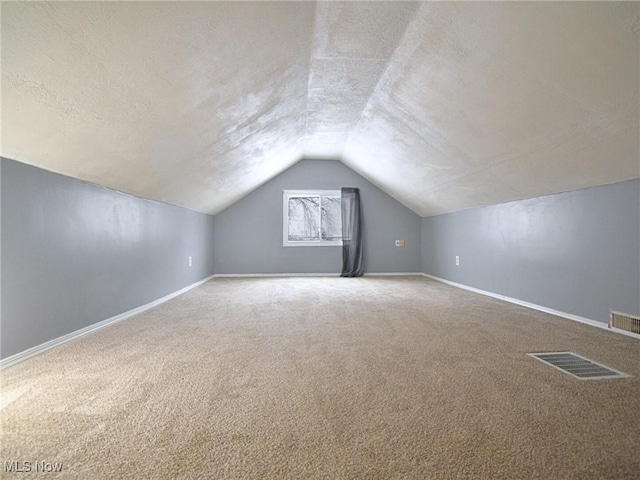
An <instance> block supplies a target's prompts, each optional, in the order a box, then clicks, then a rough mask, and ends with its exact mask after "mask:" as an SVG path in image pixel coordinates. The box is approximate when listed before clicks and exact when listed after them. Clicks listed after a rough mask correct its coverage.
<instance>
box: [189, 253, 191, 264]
mask: <svg viewBox="0 0 640 480" xmlns="http://www.w3.org/2000/svg"><path fill="white" fill-rule="evenodd" d="M189 266H191V255H189Z"/></svg>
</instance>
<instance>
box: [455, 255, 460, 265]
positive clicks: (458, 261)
mask: <svg viewBox="0 0 640 480" xmlns="http://www.w3.org/2000/svg"><path fill="white" fill-rule="evenodd" d="M459 265H460V257H459V256H458V255H456V266H459Z"/></svg>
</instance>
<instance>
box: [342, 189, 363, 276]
mask: <svg viewBox="0 0 640 480" xmlns="http://www.w3.org/2000/svg"><path fill="white" fill-rule="evenodd" d="M340 213H341V214H342V273H341V274H340V276H341V277H361V276H362V274H363V273H364V262H363V248H362V210H361V207H360V190H359V189H357V188H347V187H345V188H342V190H341V212H340Z"/></svg>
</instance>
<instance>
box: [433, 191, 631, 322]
mask: <svg viewBox="0 0 640 480" xmlns="http://www.w3.org/2000/svg"><path fill="white" fill-rule="evenodd" d="M456 255H459V256H460V266H459V267H456V266H455V256H456ZM422 267H423V271H424V273H427V274H431V275H435V276H438V277H441V278H444V279H447V280H451V281H454V282H458V283H462V284H465V285H468V286H472V287H476V288H479V289H482V290H486V291H490V292H493V293H498V294H501V295H506V296H509V297H514V298H517V299H520V300H524V301H527V302H531V303H535V304H538V305H542V306H545V307H549V308H553V309H556V310H560V311H562V312H566V313H571V314H574V315H579V316H582V317H586V318H590V319H592V320H597V321H601V322H607V321H608V316H609V310H610V309H613V310H621V311H623V312H627V313H632V314H640V181H639V180H633V181H628V182H622V183H618V184H614V185H608V186H603V187H595V188H589V189H584V190H576V191H572V192H568V193H563V194H558V195H550V196H545V197H539V198H533V199H529V200H523V201H517V202H511V203H505V204H501V205H494V206H490V207H483V208H476V209H471V210H466V211H462V212H457V213H452V214H447V215H440V216H435V217H427V218H423V219H422Z"/></svg>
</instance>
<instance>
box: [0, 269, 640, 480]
mask: <svg viewBox="0 0 640 480" xmlns="http://www.w3.org/2000/svg"><path fill="white" fill-rule="evenodd" d="M565 350H567V351H573V352H575V353H577V354H579V355H583V356H586V357H588V358H590V359H592V360H595V361H597V362H601V363H604V364H605V365H608V366H610V367H612V368H615V369H618V370H621V371H623V372H626V373H628V374H631V375H633V377H632V378H625V379H616V380H597V381H596V380H593V381H581V380H578V379H575V378H573V377H571V376H569V375H567V374H564V373H562V372H559V371H558V370H556V369H554V368H552V367H549V366H546V365H544V364H543V363H541V362H539V361H537V360H535V359H533V358H530V357H528V356H527V355H526V353H527V352H543V351H565ZM0 378H1V381H2V402H3V408H2V410H1V421H2V434H1V435H2V436H1V440H2V445H1V448H0V459H1V460H2V461H3V462H5V461H18V462H32V469H35V468H36V464H35V462H47V463H50V464H53V463H55V462H58V463H61V464H62V468H63V470H62V472H61V473H59V474H54V473H48V474H43V473H38V474H33V476H36V477H37V478H70V479H102V478H113V479H120V478H131V479H143V478H167V479H174V478H178V479H187V478H193V479H201V478H202V479H204V478H222V479H225V478H234V479H245V478H268V479H271V478H273V479H278V478H283V479H287V478H298V479H315V478H327V479H351V478H354V479H356V478H367V479H396V478H407V479H414V478H415V479H417V478H426V479H440V478H443V479H545V480H549V479H581V480H585V479H638V478H640V340H636V339H633V338H629V337H625V336H622V335H618V334H614V333H611V332H607V331H604V330H601V329H597V328H594V327H590V326H587V325H583V324H579V323H575V322H572V321H569V320H565V319H562V318H558V317H554V316H552V315H548V314H544V313H540V312H536V311H533V310H529V309H526V308H522V307H518V306H514V305H512V304H508V303H504V302H501V301H498V300H494V299H491V298H488V297H484V296H480V295H476V294H473V293H470V292H467V291H463V290H459V289H456V288H454V287H450V286H447V285H443V284H440V283H437V282H434V281H431V280H427V279H424V278H421V277H403V278H391V277H377V278H375V277H365V278H359V279H340V278H272V279H271V278H268V279H245V278H243V279H215V280H212V281H210V282H208V283H206V284H204V285H203V286H201V287H199V288H197V289H194V290H191V291H189V292H188V293H186V294H184V295H182V296H180V297H177V298H175V299H173V300H171V301H169V302H167V303H165V304H163V305H161V306H159V307H156V308H154V309H152V310H149V311H147V312H145V313H144V314H141V315H139V316H137V317H134V318H132V319H129V320H126V321H124V322H122V323H119V324H117V325H115V326H112V327H109V328H107V329H104V330H102V331H99V332H97V333H95V334H93V335H89V336H87V337H85V338H82V339H80V340H78V341H76V342H74V343H71V344H68V345H66V346H63V347H60V348H58V349H55V350H52V351H50V352H48V353H46V354H43V355H40V356H38V357H36V358H33V359H31V360H28V361H26V362H23V363H21V364H19V365H16V366H14V367H11V368H9V369H6V370H4V371H3V372H1V374H0ZM23 465H24V464H23ZM2 469H3V470H4V469H5V465H4V463H3V465H2ZM0 475H1V476H2V478H26V477H28V476H29V475H28V474H25V473H13V474H11V473H7V472H6V471H2V472H0Z"/></svg>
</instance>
